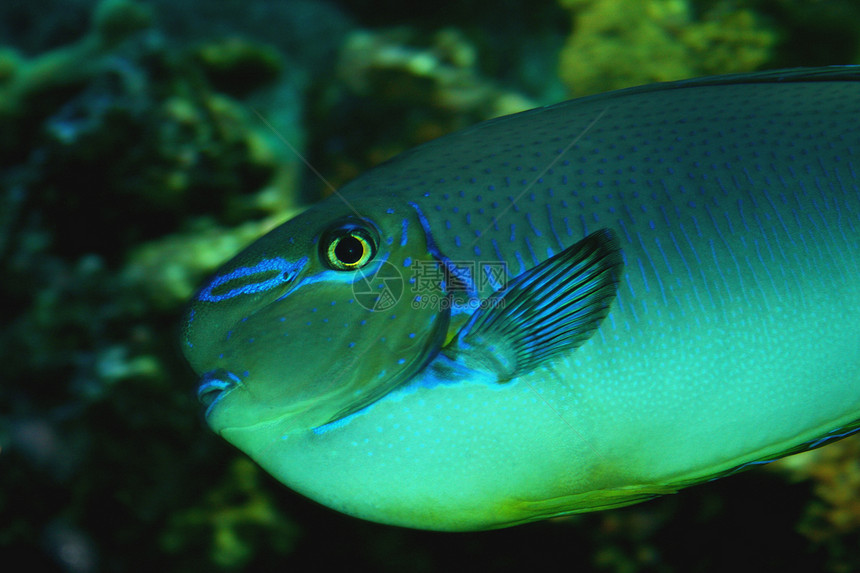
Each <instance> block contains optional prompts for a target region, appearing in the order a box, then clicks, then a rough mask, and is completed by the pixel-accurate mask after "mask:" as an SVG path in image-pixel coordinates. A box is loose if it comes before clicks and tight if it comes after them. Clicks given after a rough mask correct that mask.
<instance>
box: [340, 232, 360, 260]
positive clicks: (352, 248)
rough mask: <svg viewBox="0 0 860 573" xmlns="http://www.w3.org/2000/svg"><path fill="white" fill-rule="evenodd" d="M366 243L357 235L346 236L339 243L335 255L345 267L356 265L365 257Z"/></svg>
mask: <svg viewBox="0 0 860 573" xmlns="http://www.w3.org/2000/svg"><path fill="white" fill-rule="evenodd" d="M364 253H365V243H364V242H363V241H361V240H360V239H359V238H358V237H356V236H355V235H346V236H345V237H341V238H340V239H339V240H338V241H337V245H335V247H334V255H335V256H336V257H337V260H338V261H340V262H341V263H343V264H345V265H356V264H358V263H359V261H361V259H362V258H363V257H364Z"/></svg>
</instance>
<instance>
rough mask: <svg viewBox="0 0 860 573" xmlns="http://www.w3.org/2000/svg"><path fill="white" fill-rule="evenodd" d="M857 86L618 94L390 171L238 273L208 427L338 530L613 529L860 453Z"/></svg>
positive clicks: (223, 280)
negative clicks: (627, 517) (834, 453)
mask: <svg viewBox="0 0 860 573" xmlns="http://www.w3.org/2000/svg"><path fill="white" fill-rule="evenodd" d="M858 161H860V67H853V66H832V67H823V68H806V69H804V68H796V69H788V70H777V71H766V72H755V73H749V74H734V75H727V76H715V77H708V78H699V79H691V80H682V81H677V82H670V83H661V84H654V85H648V86H640V87H635V88H628V89H624V90H620V91H613V92H609V93H605V94H599V95H595V96H588V97H583V98H579V99H574V100H571V101H568V102H564V103H560V104H556V105H551V106H547V107H541V108H537V109H534V110H530V111H526V112H522V113H518V114H514V115H511V116H506V117H502V118H497V119H493V120H489V121H486V122H483V123H479V124H477V125H475V126H472V127H469V128H466V129H464V130H462V131H459V132H456V133H453V134H449V135H446V136H443V137H440V138H438V139H435V140H433V141H430V142H427V143H425V144H423V145H420V146H419V147H417V148H414V149H412V150H409V151H406V152H404V153H402V154H401V155H399V156H397V157H395V158H394V159H392V160H389V161H388V162H386V163H384V164H381V165H379V166H377V167H375V168H373V169H371V170H369V171H368V172H366V173H364V174H363V175H361V176H359V177H357V178H356V179H354V180H352V181H351V182H349V183H347V184H346V185H344V186H343V187H342V188H341V189H340V190H339V191H338V192H337V193H336V194H334V195H332V196H330V197H328V198H327V199H325V200H323V201H321V202H319V203H317V204H315V205H313V206H312V207H310V208H309V209H308V210H306V211H305V212H303V213H302V214H300V215H299V216H297V217H295V218H294V219H292V220H289V221H287V222H286V223H284V224H283V225H281V226H280V227H277V228H275V229H274V230H272V231H271V232H269V233H268V234H266V235H264V236H263V237H261V238H260V239H258V240H257V241H256V242H255V243H253V244H251V245H250V246H249V247H247V248H246V249H245V250H243V251H242V252H240V253H239V254H238V255H236V257H235V258H233V259H232V260H230V261H229V262H227V263H226V264H225V265H224V266H223V267H222V268H221V269H220V270H218V271H217V272H216V273H215V275H214V276H213V277H212V278H210V279H209V280H208V281H207V282H206V283H205V284H204V285H203V286H202V287H201V288H200V290H199V291H198V292H197V294H196V295H195V296H194V298H193V300H192V301H191V302H190V304H189V307H188V310H187V313H186V315H185V317H184V319H183V328H182V335H181V342H180V344H181V346H182V349H183V352H184V354H185V356H186V358H187V360H188V362H189V364H190V365H191V367H192V368H193V370H194V371H195V372H196V373H197V374H198V375H199V376H200V382H199V385H198V396H199V399H200V401H201V403H202V405H203V407H204V408H205V418H206V422H207V424H208V425H209V427H210V428H211V429H212V430H214V432H216V433H217V434H219V435H220V436H222V437H223V438H224V439H226V440H227V441H228V442H230V443H232V444H233V445H234V446H236V447H237V448H238V449H239V450H241V451H243V452H245V453H246V454H247V455H249V456H250V457H251V458H253V459H254V460H255V461H256V462H257V463H258V464H259V465H260V466H262V467H263V468H264V469H265V470H266V471H268V472H269V473H271V474H272V475H273V476H274V477H276V478H277V479H278V480H280V481H281V482H283V483H284V484H285V485H287V486H288V487H290V488H292V489H293V490H295V491H296V492H299V493H300V494H302V495H304V496H307V497H308V498H311V499H313V500H316V501H317V502H319V503H321V504H323V505H325V506H328V507H330V508H333V509H335V510H337V511H339V512H342V513H345V514H349V515H352V516H355V517H359V518H363V519H367V520H371V521H375V522H379V523H384V524H390V525H397V526H403V527H410V528H418V529H429V530H443V531H471V530H483V529H494V528H501V527H507V526H511V525H516V524H522V523H527V522H532V521H536V520H541V519H546V518H550V517H557V516H564V515H568V514H573V513H578V512H586V511H594V510H602V509H609V508H615V507H621V506H625V505H629V504H633V503H637V502H640V501H644V500H646V499H651V498H654V497H656V496H660V495H663V494H669V493H674V492H677V491H678V490H680V489H682V488H685V487H688V486H691V485H694V484H699V483H703V482H707V481H710V480H714V479H716V478H719V477H723V476H727V475H730V474H734V473H736V472H738V471H740V470H742V469H747V468H750V467H753V466H756V465H760V464H764V463H767V462H770V461H773V460H775V459H778V458H780V457H783V456H786V455H790V454H794V453H798V452H802V451H806V450H809V449H812V448H816V447H819V446H822V445H825V444H829V443H831V442H834V441H836V440H838V439H840V438H843V437H845V436H848V435H850V434H853V433H855V432H857V431H858V429H860V248H858V247H860V191H858V184H860V176H858V173H860V164H858Z"/></svg>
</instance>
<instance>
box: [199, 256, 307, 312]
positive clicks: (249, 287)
mask: <svg viewBox="0 0 860 573" xmlns="http://www.w3.org/2000/svg"><path fill="white" fill-rule="evenodd" d="M307 262H308V258H307V257H302V258H301V259H299V260H298V261H296V262H289V261H287V260H286V259H282V258H280V257H273V258H271V259H263V260H262V261H260V262H259V263H257V264H256V265H254V266H253V267H239V268H237V269H233V270H232V271H231V272H229V273H227V274H224V275H220V276H217V277H215V279H213V280H212V282H210V283H209V284H208V285H207V286H206V287H205V288H204V289H202V290H201V291H200V293H199V294H198V295H197V300H201V301H206V302H220V301H222V300H227V299H231V298H234V297H237V296H240V295H243V294H255V293H259V292H263V291H267V290H270V289H273V288H275V287H277V286H280V285H283V284H285V283H288V282H290V281H291V280H293V279H294V278H295V277H296V275H297V274H298V273H299V271H300V270H301V269H302V267H304V266H305V264H306V263H307ZM260 273H277V274H276V275H275V276H273V277H271V278H269V279H266V280H263V281H260V282H256V283H246V284H243V285H240V286H237V287H235V288H232V289H230V290H229V291H227V292H226V293H225V294H219V295H216V294H212V291H214V290H215V289H217V288H218V287H220V286H223V285H224V284H226V283H228V282H230V281H234V280H239V279H243V278H247V277H252V276H253V275H256V274H260Z"/></svg>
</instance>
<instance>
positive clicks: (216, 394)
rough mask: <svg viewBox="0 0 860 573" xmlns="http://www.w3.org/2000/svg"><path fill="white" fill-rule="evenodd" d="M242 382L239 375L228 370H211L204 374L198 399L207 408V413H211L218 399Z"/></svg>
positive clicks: (198, 390)
mask: <svg viewBox="0 0 860 573" xmlns="http://www.w3.org/2000/svg"><path fill="white" fill-rule="evenodd" d="M241 383H242V381H241V380H240V379H239V377H238V376H236V375H235V374H233V373H232V372H228V371H227V370H222V369H218V370H210V371H209V372H207V373H206V374H204V375H203V377H202V378H201V379H200V385H199V386H197V400H198V401H199V402H200V403H201V404H203V406H204V407H205V408H206V415H207V416H208V415H209V412H211V411H212V407H213V406H214V405H215V403H216V402H218V400H220V399H221V398H223V397H224V396H225V395H227V394H228V393H229V392H230V390H232V389H233V388H236V387H238V386H239V385H240V384H241Z"/></svg>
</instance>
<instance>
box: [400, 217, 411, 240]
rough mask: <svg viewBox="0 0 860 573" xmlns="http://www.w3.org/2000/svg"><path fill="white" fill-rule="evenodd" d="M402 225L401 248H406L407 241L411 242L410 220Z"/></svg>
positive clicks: (404, 221) (406, 220) (404, 220)
mask: <svg viewBox="0 0 860 573" xmlns="http://www.w3.org/2000/svg"><path fill="white" fill-rule="evenodd" d="M400 224H401V232H400V246H401V247H405V246H406V243H407V241H409V219H403V221H402V222H401V223H400Z"/></svg>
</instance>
